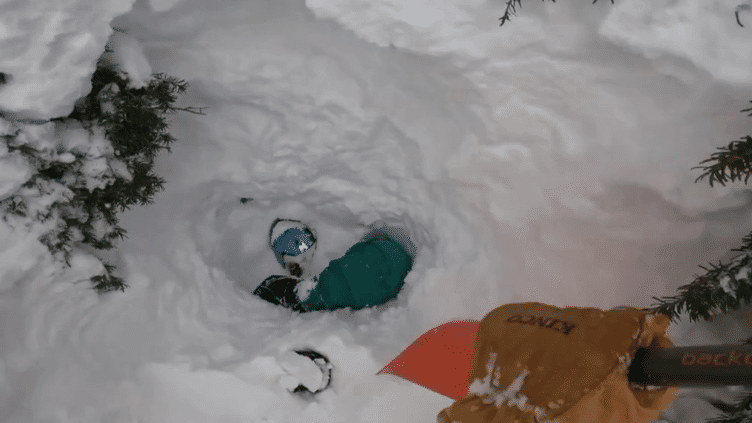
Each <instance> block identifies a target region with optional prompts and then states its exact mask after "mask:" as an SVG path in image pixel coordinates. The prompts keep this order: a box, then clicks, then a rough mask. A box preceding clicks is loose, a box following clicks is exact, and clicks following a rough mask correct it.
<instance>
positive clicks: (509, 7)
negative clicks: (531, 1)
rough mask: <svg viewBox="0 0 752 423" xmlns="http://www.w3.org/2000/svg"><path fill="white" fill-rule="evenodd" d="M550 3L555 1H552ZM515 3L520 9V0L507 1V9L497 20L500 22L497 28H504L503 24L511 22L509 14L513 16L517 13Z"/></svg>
mask: <svg viewBox="0 0 752 423" xmlns="http://www.w3.org/2000/svg"><path fill="white" fill-rule="evenodd" d="M552 1H555V0H552ZM515 3H516V4H517V5H518V6H520V7H522V0H507V9H506V10H505V11H504V16H502V17H500V18H499V20H500V21H501V23H500V24H499V26H504V24H505V23H506V22H507V21H509V20H511V18H510V17H509V14H510V13H511V14H512V15H514V14H515V13H516V12H517V7H516V6H515Z"/></svg>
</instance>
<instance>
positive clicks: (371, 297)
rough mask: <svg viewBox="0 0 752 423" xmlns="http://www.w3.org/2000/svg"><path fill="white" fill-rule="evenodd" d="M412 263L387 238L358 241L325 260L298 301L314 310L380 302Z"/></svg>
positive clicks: (393, 290)
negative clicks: (338, 255)
mask: <svg viewBox="0 0 752 423" xmlns="http://www.w3.org/2000/svg"><path fill="white" fill-rule="evenodd" d="M412 266H413V258H412V257H410V255H409V254H407V252H405V250H404V249H403V248H402V247H401V246H400V245H399V244H397V243H396V242H394V241H392V240H391V239H388V238H378V239H373V240H370V241H366V242H359V243H357V244H355V245H353V246H352V247H351V248H350V249H349V250H348V251H347V253H345V255H344V256H342V257H341V258H338V259H336V260H332V261H331V262H330V263H329V266H328V267H327V268H326V269H324V271H323V272H321V274H320V275H319V278H318V284H317V285H316V287H315V288H314V289H313V290H312V291H311V293H310V295H309V296H308V298H306V300H305V301H303V302H302V303H301V305H302V306H303V307H304V308H305V309H306V310H308V311H316V310H334V309H338V308H346V307H351V308H352V309H354V310H358V309H361V308H364V307H370V306H374V305H378V304H383V303H385V302H387V301H389V300H391V299H393V298H395V297H396V296H397V294H398V293H399V292H400V289H402V285H403V284H404V280H405V276H406V275H407V273H408V272H409V271H410V269H412Z"/></svg>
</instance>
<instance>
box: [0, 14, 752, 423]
mask: <svg viewBox="0 0 752 423" xmlns="http://www.w3.org/2000/svg"><path fill="white" fill-rule="evenodd" d="M523 3H524V4H523V6H522V7H521V8H518V13H517V16H515V17H513V19H512V20H511V21H510V22H509V23H507V24H505V26H504V27H502V28H499V27H498V17H500V16H501V15H502V14H503V12H504V2H501V1H498V2H488V1H479V0H475V1H462V2H460V1H448V0H441V1H440V0H430V1H429V0H425V1H417V0H403V1H396V0H392V1H385V0H368V1H357V0H348V1H341V0H337V1H334V0H328V1H326V2H325V1H320V0H309V1H307V2H305V3H304V2H302V1H292V0H280V1H274V2H245V1H239V0H220V1H217V2H201V1H198V0H182V1H173V0H169V1H168V0H159V1H157V0H152V1H137V2H135V3H134V2H125V1H98V2H93V1H81V0H66V1H56V2H52V1H47V0H37V1H33V2H22V1H15V0H0V10H2V12H3V13H1V14H0V72H5V73H7V74H9V75H10V76H11V78H10V81H9V82H8V83H7V84H5V85H2V86H0V110H3V112H4V113H5V114H6V116H7V117H9V118H13V117H18V118H25V119H27V120H26V123H25V125H26V126H25V127H24V129H25V132H24V133H25V134H26V135H24V136H29V137H32V138H30V139H33V140H35V141H34V142H38V143H40V144H39V145H43V144H44V142H47V143H49V145H47V146H48V147H49V148H52V149H54V147H55V146H56V145H57V144H58V143H63V144H65V143H73V144H75V143H79V145H81V148H82V149H83V150H82V151H83V152H84V153H85V152H87V151H90V150H89V148H104V146H102V145H99V146H92V147H89V146H88V144H87V143H94V144H96V143H95V141H94V140H95V139H96V137H94V138H92V137H88V136H86V135H85V134H83V133H82V132H81V131H80V130H76V129H75V128H71V127H66V128H55V131H52V130H51V129H50V126H45V125H34V124H33V123H29V122H28V119H29V118H37V119H44V118H50V117H55V116H62V115H67V114H68V113H69V112H70V111H71V110H72V109H73V105H74V103H75V101H76V99H77V98H78V97H80V96H82V95H84V94H86V93H87V92H88V88H89V82H88V81H89V78H90V75H91V73H93V71H94V69H95V66H96V61H97V58H98V57H99V56H100V54H101V53H102V52H103V51H104V48H105V44H107V43H108V42H112V45H114V46H118V45H119V46H121V47H120V48H121V49H122V50H121V51H118V52H117V53H114V54H113V55H112V57H110V60H113V61H115V62H116V63H119V64H120V66H121V69H124V70H126V71H128V72H132V73H134V75H132V76H133V77H134V81H135V83H139V81H140V83H144V82H146V81H145V80H144V78H145V74H147V73H148V72H164V73H166V74H168V75H173V76H176V77H179V78H182V79H185V80H186V81H187V82H188V83H189V84H190V86H189V91H188V92H187V93H186V95H184V96H183V97H181V99H180V101H181V105H182V106H207V109H206V113H207V114H206V116H199V115H193V114H188V113H179V114H177V115H175V116H174V117H173V118H172V129H173V130H172V133H173V135H174V136H175V137H176V138H177V139H178V141H177V142H176V143H175V144H174V146H173V153H172V154H163V155H161V156H160V157H159V159H158V162H157V169H156V171H157V173H158V174H159V175H162V176H163V177H165V178H166V179H167V181H168V182H167V184H166V190H165V191H164V192H162V193H160V194H159V195H157V197H156V202H155V204H153V205H150V206H147V207H140V208H137V209H134V210H131V211H129V212H126V213H125V214H124V215H123V216H122V219H121V222H120V224H121V226H123V227H124V228H125V229H126V230H127V231H128V239H127V240H125V241H124V242H122V243H120V244H119V248H118V249H117V250H116V251H112V252H108V253H107V254H106V255H104V257H105V258H106V259H107V260H108V261H109V262H111V263H113V264H115V265H117V266H118V267H119V271H121V272H122V273H121V275H122V276H123V277H124V278H125V280H126V281H127V283H128V284H129V285H130V288H129V289H128V290H127V291H126V292H125V293H112V294H108V295H103V296H98V295H97V294H95V293H94V292H93V291H92V290H91V289H90V284H89V282H88V279H89V277H91V276H92V275H95V274H98V273H99V272H100V271H101V268H102V267H101V263H100V262H99V261H98V260H95V259H94V258H92V257H91V256H89V255H87V254H84V253H80V254H77V255H75V256H74V257H73V259H72V263H71V264H72V267H71V268H69V269H63V268H62V267H60V266H59V265H57V264H55V263H54V261H53V260H52V259H51V257H50V256H49V253H48V252H47V251H46V248H45V247H44V246H43V245H41V243H39V242H38V241H37V238H38V237H39V235H40V234H41V233H42V231H43V229H44V228H34V227H25V226H22V225H21V226H11V225H9V224H6V223H0V239H2V240H3V241H4V242H2V243H0V416H1V417H0V420H1V421H2V423H6V422H7V423H28V422H56V423H57V422H61V423H62V422H110V423H113V422H118V423H119V422H127V423H133V422H139V423H147V422H148V423H151V422H154V423H170V422H180V423H191V422H201V423H207V422H218V423H219V422H223V423H228V422H241V421H242V422H249V421H253V422H262V421H267V422H302V421H305V422H386V421H389V422H433V421H435V419H436V414H437V413H438V412H439V411H440V410H441V409H442V408H444V407H446V406H448V405H449V404H450V403H451V401H450V400H449V399H448V398H444V397H442V396H440V395H438V394H436V393H433V392H431V391H428V390H426V389H424V388H421V387H420V386H417V385H414V384H411V383H409V382H406V381H403V380H400V379H398V378H396V377H392V376H379V377H377V376H375V374H376V372H377V371H378V370H380V369H381V368H382V367H383V366H384V365H386V364H387V363H388V362H389V361H391V359H392V358H394V357H395V356H396V355H397V354H398V353H399V352H400V351H402V349H403V348H405V347H406V346H407V345H408V344H409V343H411V342H412V341H413V340H414V339H415V338H417V337H418V336H419V335H421V334H422V333H423V332H425V331H426V330H428V329H430V328H432V327H435V326H437V325H439V324H442V323H445V322H447V321H450V320H462V319H480V318H482V317H483V316H484V315H485V314H486V313H487V312H488V311H490V310H492V309H493V308H495V307H497V306H499V305H501V304H505V303H510V302H520V301H540V302H545V303H548V304H552V305H557V306H595V307H601V308H610V307H614V306H618V305H630V306H636V307H647V306H650V305H651V304H652V303H653V300H652V298H651V297H653V296H656V297H660V296H666V295H673V294H675V292H676V288H677V287H678V286H680V285H683V284H686V283H687V282H688V281H689V280H690V278H691V276H692V274H693V273H696V272H697V270H698V269H697V267H696V266H697V265H698V264H704V263H707V262H709V261H715V260H717V259H720V258H724V257H726V258H727V257H728V255H727V252H728V250H729V249H730V248H732V247H736V246H738V245H739V243H740V239H741V237H742V236H743V235H745V234H747V233H748V232H749V231H750V229H752V225H750V222H749V212H750V205H752V195H750V193H749V192H748V191H745V190H743V187H741V186H728V187H725V188H724V187H715V188H710V187H709V186H708V185H707V183H705V182H702V183H698V184H695V183H694V179H695V178H696V177H697V175H698V172H697V171H691V170H690V169H691V167H692V166H695V165H697V163H699V162H700V161H701V160H703V159H705V158H707V157H708V156H709V155H710V154H711V153H712V151H713V150H714V149H715V147H718V146H721V145H725V144H726V143H728V142H729V141H731V140H734V139H738V137H740V136H743V135H746V134H749V133H750V132H751V130H752V127H751V126H750V124H749V119H748V118H747V117H746V116H745V115H743V114H741V113H739V110H740V109H743V108H745V107H748V101H749V100H750V95H749V93H750V92H752V91H751V90H750V89H751V88H752V76H750V74H749V72H745V71H746V70H748V69H750V65H752V55H750V53H749V52H750V51H752V50H750V48H749V43H750V41H748V40H750V37H749V31H750V29H749V28H750V26H751V25H752V21H750V18H752V16H750V13H749V12H748V11H746V9H745V10H742V11H741V12H740V13H739V15H740V20H742V21H743V23H745V24H746V25H745V27H744V28H741V27H739V26H738V24H737V23H736V18H735V17H734V16H733V10H732V8H733V7H736V4H733V6H732V5H731V4H729V3H728V2H721V1H710V2H707V1H700V0H682V1H672V2H669V1H665V2H659V1H648V0H640V1H633V2H618V3H617V4H616V5H612V4H611V3H610V2H605V1H604V2H598V3H596V4H590V3H591V2H581V1H570V2H558V3H552V2H535V1H524V2H523ZM131 5H132V6H133V7H132V9H131ZM129 9H130V11H129ZM126 12H127V13H126ZM123 13H126V14H125V15H122V14H123ZM111 28H118V31H115V30H112V29H111ZM113 34H114V35H113ZM110 36H112V37H113V38H111V39H110V38H108V37H110ZM144 59H145V61H144ZM0 122H2V121H0ZM2 125H3V126H0V129H2V130H4V131H5V130H7V129H8V128H7V126H6V123H3V124H2ZM65 145H69V144H65ZM100 151H101V150H100ZM92 154H93V153H92ZM56 159H57V160H61V161H65V160H70V157H68V156H65V155H61V156H59V157H57V158H56ZM89 171H90V172H91V173H92V174H95V173H97V172H102V171H104V169H94V168H92V169H89ZM30 172H31V169H29V168H28V165H26V164H25V163H23V162H19V161H18V160H17V155H13V154H9V153H8V152H7V150H6V149H3V150H0V194H1V195H2V196H3V197H5V196H7V195H9V194H10V193H12V192H14V191H15V190H16V189H18V188H19V187H20V185H21V184H23V182H24V181H25V180H26V178H28V176H29V174H30ZM50 189H52V188H50ZM54 195H55V196H56V197H53V198H61V196H64V195H65V193H64V192H62V191H60V192H57V191H56V194H54ZM240 197H246V198H252V199H253V201H249V202H247V203H245V204H243V203H241V202H240V201H239V198H240ZM47 198H48V200H49V197H47ZM40 201H42V200H41V197H40ZM40 206H41V205H40ZM277 217H283V218H292V219H304V220H305V222H306V223H307V224H309V225H311V227H313V228H315V230H316V231H317V234H318V246H317V252H316V255H315V256H314V261H313V263H312V267H313V270H314V273H317V272H320V271H321V270H323V269H324V268H325V267H326V265H327V263H328V262H329V261H330V260H332V259H335V258H337V257H339V256H341V255H342V254H343V253H344V252H345V251H346V250H347V248H349V247H350V246H351V245H352V244H353V243H354V242H357V240H358V239H359V238H360V237H361V236H362V235H363V234H364V233H365V232H366V231H367V225H369V224H371V223H372V222H374V221H376V220H383V221H385V222H386V223H387V224H390V225H395V226H401V227H404V228H405V229H406V230H408V231H409V232H410V233H411V235H412V240H413V242H414V243H415V245H416V246H417V247H418V252H417V259H416V262H415V265H414V267H413V270H412V271H411V272H410V274H409V275H408V277H407V279H406V286H405V288H404V290H403V293H402V294H401V295H400V297H399V298H398V299H397V301H396V302H394V303H391V304H389V305H387V306H382V307H377V308H374V309H370V310H362V311H358V312H355V313H352V312H350V311H347V310H342V311H337V312H334V313H311V314H305V315H294V314H292V313H290V312H287V311H285V310H282V309H279V308H276V307H274V306H272V305H270V304H266V303H264V302H262V301H261V300H259V299H257V298H255V297H253V296H251V295H250V293H249V292H250V291H251V290H252V289H253V288H255V287H256V285H258V284H259V283H260V282H261V281H262V280H263V279H264V278H266V277H267V276H269V275H271V274H277V273H279V272H280V271H281V270H280V269H279V267H278V264H277V262H276V260H275V259H274V255H273V253H272V252H271V250H270V249H269V248H268V246H267V236H268V230H269V226H270V225H271V223H272V222H273V221H274V219H275V218H277ZM750 317H751V314H750V312H749V310H742V311H740V312H737V313H732V314H729V315H725V316H719V317H717V318H716V319H715V320H714V321H713V322H708V323H696V324H690V323H689V322H688V319H687V318H685V319H684V321H682V322H681V323H680V324H678V325H675V326H672V327H671V329H670V332H669V335H670V336H671V337H672V339H673V340H674V341H675V343H676V344H678V345H697V344H702V343H719V342H735V341H736V340H738V339H742V338H746V337H747V336H749V329H748V328H749V321H750ZM293 348H312V349H315V350H317V351H320V352H322V353H323V354H325V355H327V356H328V357H329V358H330V360H331V362H332V364H333V365H334V366H335V368H334V371H333V375H332V388H331V389H329V390H327V391H325V392H323V393H322V394H320V395H319V396H318V397H317V399H316V400H315V401H307V400H305V399H303V398H298V397H294V396H292V395H291V394H290V393H289V392H288V391H287V390H286V389H285V387H284V386H283V385H284V380H285V375H286V374H287V372H286V371H285V369H284V368H283V367H282V364H281V363H283V362H284V359H283V356H284V354H285V352H287V351H289V350H290V349H293ZM306 377H307V376H306ZM312 383H313V382H312ZM698 392H699V390H685V391H683V392H682V396H680V398H679V399H677V401H675V403H674V405H672V407H671V408H670V409H669V410H667V412H666V414H665V420H666V421H671V422H690V423H691V422H701V421H704V420H705V419H706V418H708V417H710V416H713V415H715V411H716V410H715V409H714V408H712V406H710V405H708V404H707V403H706V402H703V401H699V400H698V399H697V398H698V396H697V395H698ZM707 392H709V393H710V394H709V395H716V396H722V397H724V398H726V399H729V398H730V395H732V393H734V392H737V391H735V390H734V389H732V388H727V389H718V390H709V391H707ZM707 392H706V393H707Z"/></svg>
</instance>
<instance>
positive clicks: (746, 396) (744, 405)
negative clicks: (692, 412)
mask: <svg viewBox="0 0 752 423" xmlns="http://www.w3.org/2000/svg"><path fill="white" fill-rule="evenodd" d="M711 404H712V405H713V406H714V407H716V408H718V409H719V410H721V411H722V412H723V414H724V415H723V416H720V417H715V418H713V419H711V420H708V423H746V422H749V419H750V416H751V415H752V411H750V410H752V392H744V393H742V394H740V395H738V396H737V398H736V399H735V400H734V403H733V404H727V403H723V402H717V401H715V402H711Z"/></svg>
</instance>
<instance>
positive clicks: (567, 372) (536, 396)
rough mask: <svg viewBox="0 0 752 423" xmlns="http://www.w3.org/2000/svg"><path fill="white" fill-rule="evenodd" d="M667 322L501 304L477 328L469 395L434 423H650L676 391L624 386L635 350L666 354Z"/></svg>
mask: <svg viewBox="0 0 752 423" xmlns="http://www.w3.org/2000/svg"><path fill="white" fill-rule="evenodd" d="M669 323H670V320H669V318H668V317H667V316H663V315H656V314H650V313H648V312H646V311H641V310H638V309H634V308H629V307H622V308H621V309H612V310H609V311H602V310H600V309H598V308H578V307H567V308H564V309H561V308H558V307H553V306H549V305H546V304H541V303H521V304H507V305H504V306H502V307H499V308H497V309H495V310H493V311H492V312H491V313H489V314H488V315H486V317H485V318H484V319H483V320H482V321H481V323H480V326H479V328H478V332H477V338H476V344H475V351H474V355H473V362H472V371H471V375H470V379H469V381H470V387H469V389H468V395H467V396H465V397H463V398H460V399H458V400H457V401H455V402H454V404H452V406H450V407H448V408H446V409H444V410H443V411H442V412H441V413H440V414H439V416H438V422H439V423H452V422H457V423H513V422H514V423H534V422H538V423H542V422H546V421H552V422H553V421H555V422H557V423H648V422H650V421H652V420H655V419H656V418H657V417H658V415H659V414H660V412H661V411H663V410H664V409H665V408H667V407H668V406H669V405H670V404H671V402H673V400H674V398H675V397H676V395H677V393H678V390H677V389H676V388H669V387H660V388H656V389H644V388H642V387H640V386H637V385H632V386H630V384H629V381H628V379H627V372H628V369H629V365H630V364H631V361H632V358H634V354H635V352H636V350H637V349H638V348H643V347H644V348H655V349H663V348H671V347H673V346H674V345H673V343H672V342H671V341H670V340H669V339H668V338H667V337H666V336H665V334H666V329H667V328H668V325H669Z"/></svg>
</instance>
